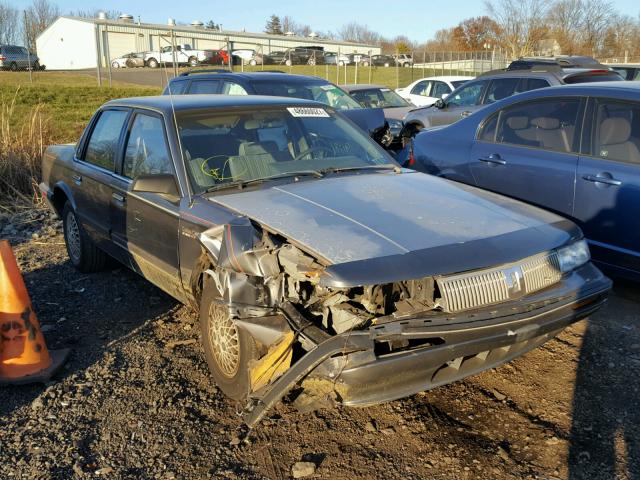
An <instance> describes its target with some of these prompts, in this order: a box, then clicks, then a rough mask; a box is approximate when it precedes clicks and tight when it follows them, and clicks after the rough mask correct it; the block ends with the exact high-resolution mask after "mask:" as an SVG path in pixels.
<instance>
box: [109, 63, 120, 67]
mask: <svg viewBox="0 0 640 480" xmlns="http://www.w3.org/2000/svg"><path fill="white" fill-rule="evenodd" d="M111 68H120V64H119V63H118V62H111Z"/></svg>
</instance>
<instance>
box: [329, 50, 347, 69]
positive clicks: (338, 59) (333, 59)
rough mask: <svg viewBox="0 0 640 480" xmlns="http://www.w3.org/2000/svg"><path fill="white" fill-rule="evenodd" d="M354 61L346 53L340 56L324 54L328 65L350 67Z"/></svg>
mask: <svg viewBox="0 0 640 480" xmlns="http://www.w3.org/2000/svg"><path fill="white" fill-rule="evenodd" d="M352 61H353V60H352V58H351V57H350V56H349V55H347V54H345V53H341V54H340V55H338V53H337V52H324V63H326V64H327V65H338V66H340V67H342V66H344V65H349V64H350V63H352Z"/></svg>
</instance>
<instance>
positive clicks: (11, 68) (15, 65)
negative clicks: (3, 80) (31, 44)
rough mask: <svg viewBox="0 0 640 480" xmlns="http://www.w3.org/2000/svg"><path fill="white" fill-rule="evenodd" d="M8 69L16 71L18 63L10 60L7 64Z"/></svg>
mask: <svg viewBox="0 0 640 480" xmlns="http://www.w3.org/2000/svg"><path fill="white" fill-rule="evenodd" d="M9 70H11V71H12V72H16V71H18V64H17V63H16V62H11V63H10V64H9Z"/></svg>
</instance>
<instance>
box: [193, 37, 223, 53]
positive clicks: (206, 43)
mask: <svg viewBox="0 0 640 480" xmlns="http://www.w3.org/2000/svg"><path fill="white" fill-rule="evenodd" d="M196 48H199V49H200V50H220V49H221V48H227V42H225V41H220V40H205V39H201V38H198V39H196Z"/></svg>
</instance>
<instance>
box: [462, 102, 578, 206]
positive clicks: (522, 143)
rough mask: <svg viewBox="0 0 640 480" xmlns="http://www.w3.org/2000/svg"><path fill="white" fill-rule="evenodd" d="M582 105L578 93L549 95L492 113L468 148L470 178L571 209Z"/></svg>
mask: <svg viewBox="0 0 640 480" xmlns="http://www.w3.org/2000/svg"><path fill="white" fill-rule="evenodd" d="M582 111H583V101H582V100H581V99H579V98H552V99H540V100H534V101H527V102H522V103H517V104H515V105H510V106H508V107H506V108H504V109H502V110H499V111H497V112H495V113H493V114H492V115H491V116H490V117H488V118H487V119H486V120H485V121H484V123H483V124H482V127H481V130H480V133H479V134H478V138H477V140H476V141H475V142H474V145H473V146H472V148H471V158H470V159H469V165H470V170H471V172H472V175H473V177H474V180H475V182H476V184H477V185H478V186H479V187H481V188H486V189H488V190H492V191H494V192H498V193H502V194H505V195H508V196H510V197H514V198H518V199H521V200H524V201H526V202H529V203H533V204H536V205H539V206H542V207H544V208H547V209H551V210H554V211H556V212H558V213H561V214H564V215H566V216H570V215H572V213H573V205H574V198H573V197H574V182H575V175H576V169H577V165H578V151H579V138H580V135H579V133H576V132H579V131H580V123H581V122H580V119H581V118H582V115H581V112H582Z"/></svg>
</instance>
